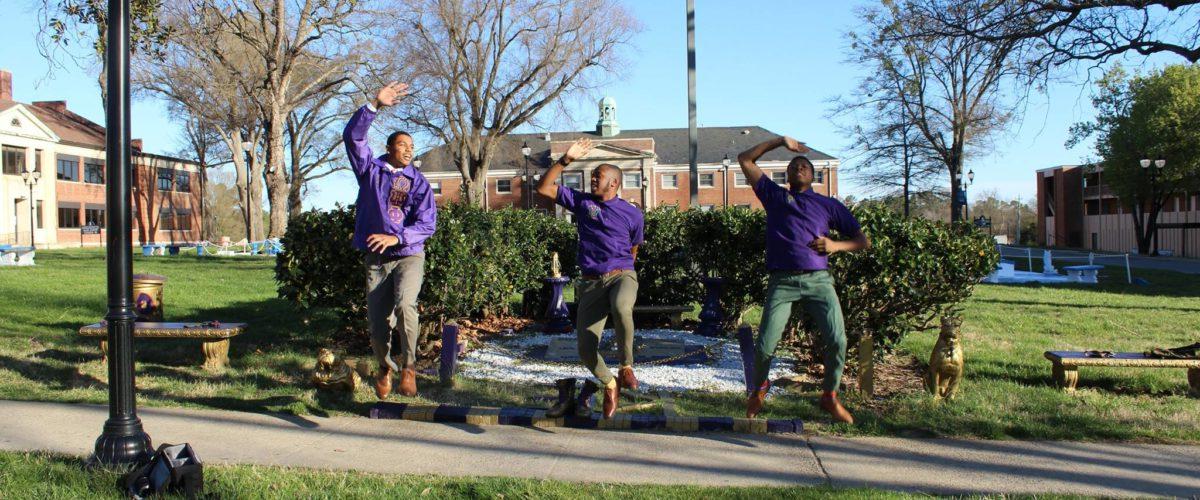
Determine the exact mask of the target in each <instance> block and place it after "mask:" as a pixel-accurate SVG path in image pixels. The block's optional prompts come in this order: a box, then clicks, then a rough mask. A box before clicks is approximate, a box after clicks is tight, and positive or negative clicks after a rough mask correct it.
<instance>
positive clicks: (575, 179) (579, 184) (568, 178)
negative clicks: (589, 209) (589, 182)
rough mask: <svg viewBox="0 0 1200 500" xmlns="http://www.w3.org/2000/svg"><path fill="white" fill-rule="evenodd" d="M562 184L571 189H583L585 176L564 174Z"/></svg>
mask: <svg viewBox="0 0 1200 500" xmlns="http://www.w3.org/2000/svg"><path fill="white" fill-rule="evenodd" d="M562 183H563V185H564V186H566V187H569V188H571V189H582V188H583V174H578V173H576V174H563V176H562Z"/></svg>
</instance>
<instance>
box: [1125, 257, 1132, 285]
mask: <svg viewBox="0 0 1200 500" xmlns="http://www.w3.org/2000/svg"><path fill="white" fill-rule="evenodd" d="M1125 280H1126V281H1128V282H1129V284H1131V285H1132V284H1133V272H1132V271H1130V270H1129V254H1125Z"/></svg>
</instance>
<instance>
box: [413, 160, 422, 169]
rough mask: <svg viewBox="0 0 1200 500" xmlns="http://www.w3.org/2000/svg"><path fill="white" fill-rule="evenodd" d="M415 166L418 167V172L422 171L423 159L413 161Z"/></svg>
mask: <svg viewBox="0 0 1200 500" xmlns="http://www.w3.org/2000/svg"><path fill="white" fill-rule="evenodd" d="M413 166H414V167H416V169H417V170H421V159H420V158H417V159H415V160H413Z"/></svg>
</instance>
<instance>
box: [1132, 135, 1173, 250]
mask: <svg viewBox="0 0 1200 500" xmlns="http://www.w3.org/2000/svg"><path fill="white" fill-rule="evenodd" d="M1138 164H1140V165H1141V166H1142V171H1149V172H1150V204H1151V205H1153V204H1154V198H1155V196H1157V195H1158V192H1157V191H1158V189H1157V187H1158V172H1159V171H1160V170H1162V169H1163V167H1165V166H1167V160H1164V159H1162V158H1159V159H1157V160H1150V159H1149V158H1146V159H1143V160H1141V161H1139V162H1138ZM1151 165H1153V166H1154V168H1150V166H1151ZM1154 219H1155V220H1154V222H1155V224H1154V235H1153V238H1154V245H1153V246H1154V249H1153V251H1152V254H1153V255H1158V214H1157V213H1156V214H1155V217H1154Z"/></svg>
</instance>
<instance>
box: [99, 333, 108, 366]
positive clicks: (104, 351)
mask: <svg viewBox="0 0 1200 500" xmlns="http://www.w3.org/2000/svg"><path fill="white" fill-rule="evenodd" d="M100 362H101V363H103V364H106V365H107V364H108V339H107V338H101V339H100Z"/></svg>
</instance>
